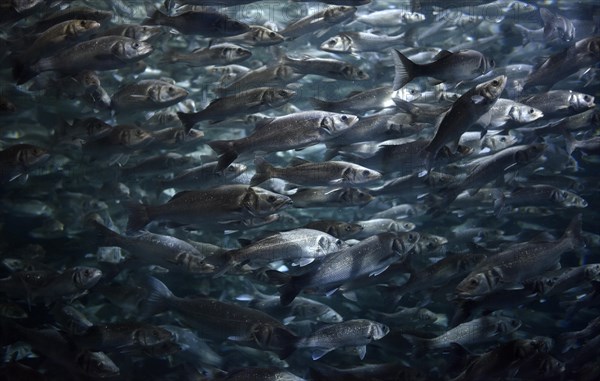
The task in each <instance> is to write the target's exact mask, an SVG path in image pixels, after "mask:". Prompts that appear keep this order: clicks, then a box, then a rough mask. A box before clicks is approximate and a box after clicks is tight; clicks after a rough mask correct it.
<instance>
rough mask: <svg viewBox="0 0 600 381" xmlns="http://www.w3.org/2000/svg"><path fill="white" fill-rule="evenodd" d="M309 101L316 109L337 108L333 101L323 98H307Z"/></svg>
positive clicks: (327, 109)
mask: <svg viewBox="0 0 600 381" xmlns="http://www.w3.org/2000/svg"><path fill="white" fill-rule="evenodd" d="M309 100H310V103H311V104H312V105H313V107H314V108H315V109H317V110H324V111H336V110H337V108H336V107H335V105H334V102H330V101H326V100H323V99H319V98H309Z"/></svg>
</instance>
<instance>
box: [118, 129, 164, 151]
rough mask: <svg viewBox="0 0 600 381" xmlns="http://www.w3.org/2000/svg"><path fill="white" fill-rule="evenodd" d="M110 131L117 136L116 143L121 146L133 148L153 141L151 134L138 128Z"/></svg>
mask: <svg viewBox="0 0 600 381" xmlns="http://www.w3.org/2000/svg"><path fill="white" fill-rule="evenodd" d="M112 131H113V132H115V133H116V135H117V136H116V139H117V143H118V144H120V145H123V146H129V147H135V146H139V145H143V144H146V143H149V142H150V141H152V140H154V137H153V136H152V134H151V133H149V132H148V131H146V130H144V129H142V128H139V127H133V126H121V127H120V128H119V129H118V130H116V128H115V129H113V130H112Z"/></svg>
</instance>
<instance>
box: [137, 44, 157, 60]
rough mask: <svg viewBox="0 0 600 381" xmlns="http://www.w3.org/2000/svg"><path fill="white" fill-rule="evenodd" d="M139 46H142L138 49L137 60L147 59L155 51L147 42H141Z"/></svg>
mask: <svg viewBox="0 0 600 381" xmlns="http://www.w3.org/2000/svg"><path fill="white" fill-rule="evenodd" d="M139 44H140V46H139V48H138V49H137V56H136V58H144V57H147V56H148V55H150V53H152V52H153V51H154V48H153V47H152V45H150V44H149V43H147V42H140V43H139Z"/></svg>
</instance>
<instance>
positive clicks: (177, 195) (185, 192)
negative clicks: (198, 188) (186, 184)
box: [169, 191, 192, 201]
mask: <svg viewBox="0 0 600 381" xmlns="http://www.w3.org/2000/svg"><path fill="white" fill-rule="evenodd" d="M190 192H192V191H181V192H177V193H175V194H174V195H173V197H171V199H170V200H169V201H173V200H175V199H177V198H180V197H181V196H184V195H186V194H187V193H190Z"/></svg>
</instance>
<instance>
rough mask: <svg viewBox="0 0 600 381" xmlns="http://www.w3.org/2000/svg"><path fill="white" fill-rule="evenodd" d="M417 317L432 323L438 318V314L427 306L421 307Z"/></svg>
mask: <svg viewBox="0 0 600 381" xmlns="http://www.w3.org/2000/svg"><path fill="white" fill-rule="evenodd" d="M417 318H418V319H419V321H421V322H424V323H428V324H431V323H434V322H435V321H436V320H437V319H438V316H437V315H436V314H435V313H434V312H432V311H430V310H428V309H427V308H419V309H418V310H417Z"/></svg>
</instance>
